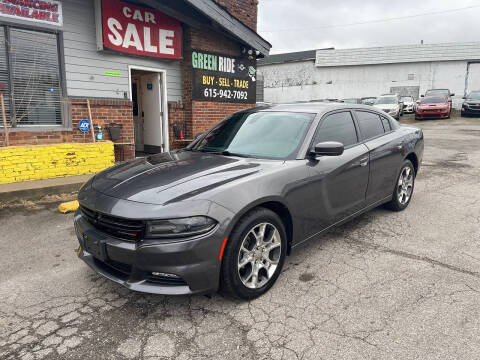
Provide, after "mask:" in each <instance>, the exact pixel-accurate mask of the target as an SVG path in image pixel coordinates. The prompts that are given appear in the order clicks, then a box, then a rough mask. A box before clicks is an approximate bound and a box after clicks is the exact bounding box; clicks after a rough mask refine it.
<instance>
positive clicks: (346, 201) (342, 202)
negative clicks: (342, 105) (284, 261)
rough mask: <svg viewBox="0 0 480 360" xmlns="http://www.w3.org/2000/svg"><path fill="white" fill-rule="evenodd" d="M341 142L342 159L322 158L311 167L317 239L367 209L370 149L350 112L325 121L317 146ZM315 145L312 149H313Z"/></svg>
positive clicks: (313, 161) (315, 138)
mask: <svg viewBox="0 0 480 360" xmlns="http://www.w3.org/2000/svg"><path fill="white" fill-rule="evenodd" d="M326 141H337V142H340V143H342V144H343V145H344V147H345V151H344V153H343V154H342V155H340V156H320V157H318V158H317V159H315V160H312V161H311V163H310V169H311V174H312V177H311V179H310V180H311V181H310V184H311V185H312V186H311V187H310V189H311V192H312V196H313V197H314V199H315V200H314V206H313V209H314V212H313V214H314V217H315V219H316V220H315V223H314V224H312V225H313V226H312V227H313V229H314V231H313V233H312V234H310V235H313V234H314V233H318V232H320V231H322V230H324V229H325V228H327V227H328V226H330V225H332V224H334V223H336V222H338V221H341V220H343V219H345V218H346V217H348V216H350V215H352V214H353V213H355V212H356V211H359V210H361V209H362V208H363V207H364V206H365V193H366V190H367V186H368V173H369V157H368V148H367V147H366V146H365V145H364V144H360V143H359V137H358V134H357V130H356V127H355V123H354V121H353V117H352V114H351V112H350V111H341V112H335V113H332V114H328V115H326V116H325V118H324V119H323V120H322V121H321V123H320V126H319V128H318V130H317V133H316V135H315V137H314V141H313V144H318V143H321V142H326ZM313 144H312V145H313Z"/></svg>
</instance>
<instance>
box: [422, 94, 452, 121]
mask: <svg viewBox="0 0 480 360" xmlns="http://www.w3.org/2000/svg"><path fill="white" fill-rule="evenodd" d="M451 111H452V109H451V108H450V103H449V102H448V98H447V97H446V96H444V95H442V94H437V95H430V96H425V97H423V98H422V100H420V104H418V105H417V107H416V109H415V119H417V120H423V119H438V118H440V119H445V118H447V119H448V118H450V113H451Z"/></svg>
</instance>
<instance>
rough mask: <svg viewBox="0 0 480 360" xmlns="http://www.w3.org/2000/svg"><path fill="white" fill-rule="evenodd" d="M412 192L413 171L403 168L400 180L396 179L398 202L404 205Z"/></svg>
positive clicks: (407, 167)
mask: <svg viewBox="0 0 480 360" xmlns="http://www.w3.org/2000/svg"><path fill="white" fill-rule="evenodd" d="M412 192H413V171H412V169H411V168H410V167H409V166H406V167H404V168H403V170H402V173H401V174H400V178H399V179H398V186H397V197H398V202H399V203H400V204H402V205H405V204H406V203H407V202H408V200H410V197H411V196H412Z"/></svg>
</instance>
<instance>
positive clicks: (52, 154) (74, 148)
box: [0, 141, 115, 184]
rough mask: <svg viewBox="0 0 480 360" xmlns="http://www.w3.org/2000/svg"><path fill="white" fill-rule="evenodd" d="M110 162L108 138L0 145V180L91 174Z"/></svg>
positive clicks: (112, 160)
mask: <svg viewBox="0 0 480 360" xmlns="http://www.w3.org/2000/svg"><path fill="white" fill-rule="evenodd" d="M114 163H115V154H114V150H113V143H112V142H110V141H102V142H97V143H87V144H83V143H64V144H54V145H26V146H9V147H0V184H8V183H14V182H20V181H29V180H40V179H50V178H55V177H64V176H72V175H85V174H94V173H97V172H99V171H102V170H104V169H106V168H108V167H110V166H113V165H114Z"/></svg>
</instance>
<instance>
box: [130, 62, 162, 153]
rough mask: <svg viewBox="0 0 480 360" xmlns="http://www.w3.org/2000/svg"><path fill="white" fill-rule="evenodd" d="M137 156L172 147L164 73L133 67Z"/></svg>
mask: <svg viewBox="0 0 480 360" xmlns="http://www.w3.org/2000/svg"><path fill="white" fill-rule="evenodd" d="M131 78H132V102H133V120H134V132H135V151H136V156H143V155H145V154H156V153H160V152H163V151H168V146H167V145H166V144H165V141H168V137H167V136H166V135H165V133H164V131H165V130H167V128H168V127H167V126H166V125H165V124H164V122H165V118H164V116H165V114H164V110H163V107H164V101H165V99H166V94H164V86H163V84H162V81H163V78H162V73H160V72H153V71H144V70H134V69H132V70H131Z"/></svg>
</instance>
